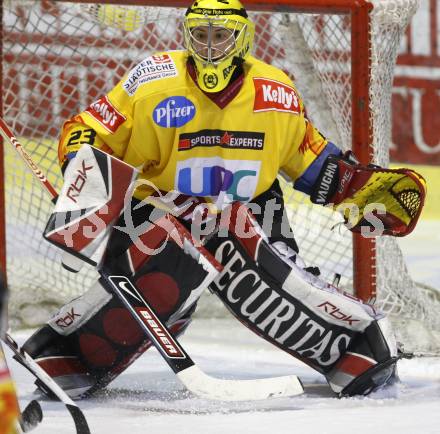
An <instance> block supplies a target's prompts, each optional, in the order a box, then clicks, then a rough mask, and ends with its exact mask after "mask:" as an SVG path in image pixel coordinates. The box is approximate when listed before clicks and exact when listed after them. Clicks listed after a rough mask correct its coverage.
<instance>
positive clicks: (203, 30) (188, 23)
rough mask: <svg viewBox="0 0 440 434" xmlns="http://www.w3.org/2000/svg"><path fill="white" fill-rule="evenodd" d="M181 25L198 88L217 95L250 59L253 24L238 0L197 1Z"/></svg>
mask: <svg viewBox="0 0 440 434" xmlns="http://www.w3.org/2000/svg"><path fill="white" fill-rule="evenodd" d="M183 26H184V37H185V47H186V48H187V50H188V52H189V55H190V56H191V57H192V58H193V60H194V63H195V68H196V72H197V82H198V85H199V87H200V88H201V89H202V90H203V91H205V92H220V91H221V90H223V89H224V88H225V87H226V86H227V85H228V83H229V80H230V78H231V77H232V74H233V72H234V70H235V69H236V68H237V66H238V65H240V64H241V63H242V62H243V61H244V60H245V59H246V58H247V57H248V56H249V54H250V52H251V49H252V42H253V38H254V24H253V23H252V22H251V21H250V20H249V19H248V15H247V13H246V10H245V9H244V7H243V6H242V4H241V3H240V2H239V1H238V0H222V1H219V0H198V1H195V2H194V3H193V4H192V6H190V8H189V9H188V10H187V12H186V16H185V20H184V25H183Z"/></svg>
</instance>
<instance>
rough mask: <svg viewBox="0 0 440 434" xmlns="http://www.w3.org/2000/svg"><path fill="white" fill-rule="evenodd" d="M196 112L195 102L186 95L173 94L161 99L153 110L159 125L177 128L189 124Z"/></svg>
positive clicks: (154, 117) (155, 120)
mask: <svg viewBox="0 0 440 434" xmlns="http://www.w3.org/2000/svg"><path fill="white" fill-rule="evenodd" d="M195 114H196V108H195V107H194V104H193V103H192V102H191V101H190V100H189V99H188V98H185V97H184V96H172V97H170V98H167V99H164V100H163V101H161V102H160V103H159V104H158V105H157V106H156V107H155V109H154V110H153V119H154V122H156V124H157V125H160V126H161V127H165V128H177V127H181V126H183V125H185V124H187V123H188V122H189V121H190V120H192V119H193V117H194V116H195Z"/></svg>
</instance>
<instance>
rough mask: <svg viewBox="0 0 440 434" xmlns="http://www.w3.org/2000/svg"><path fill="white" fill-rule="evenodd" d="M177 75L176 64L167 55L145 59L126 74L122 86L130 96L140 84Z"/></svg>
mask: <svg viewBox="0 0 440 434" xmlns="http://www.w3.org/2000/svg"><path fill="white" fill-rule="evenodd" d="M177 75H178V72H177V67H176V64H175V63H174V60H173V59H172V58H171V56H170V55H169V54H160V55H155V56H150V57H147V58H146V59H144V60H142V62H140V63H139V64H138V65H136V66H135V67H134V68H133V69H132V70H131V71H130V73H129V74H128V77H127V79H126V80H125V81H124V83H123V84H122V86H123V87H124V90H125V92H127V94H128V95H130V96H132V95H134V93H135V92H136V90H137V89H138V87H139V86H140V85H141V84H144V83H148V82H150V81H156V80H160V79H163V78H169V77H176V76H177Z"/></svg>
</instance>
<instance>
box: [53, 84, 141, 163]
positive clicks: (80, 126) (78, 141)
mask: <svg viewBox="0 0 440 434" xmlns="http://www.w3.org/2000/svg"><path fill="white" fill-rule="evenodd" d="M132 110H133V102H132V98H130V97H129V96H128V95H127V94H126V93H125V92H124V90H123V87H122V86H121V84H120V83H119V84H118V85H117V86H116V87H115V88H114V89H113V90H112V91H111V92H109V93H108V94H107V95H105V96H102V97H101V98H99V99H97V100H96V101H94V102H93V103H92V104H90V105H89V106H88V107H87V108H86V109H85V110H84V111H83V112H81V113H80V114H78V115H76V116H74V117H73V118H71V119H69V120H67V121H66V122H65V123H64V125H63V128H62V132H61V137H60V141H59V145H58V159H59V162H60V165H61V167H62V168H63V169H65V167H66V166H67V164H68V162H69V161H70V160H71V159H72V158H74V157H75V155H76V153H77V152H78V150H79V149H80V148H81V147H82V146H83V145H85V144H87V145H90V146H93V147H95V148H98V149H100V150H101V151H104V152H106V153H108V154H110V155H113V156H115V157H117V158H121V159H122V158H123V157H124V154H125V150H126V147H127V144H128V142H129V140H130V136H131V128H132V124H133V122H132Z"/></svg>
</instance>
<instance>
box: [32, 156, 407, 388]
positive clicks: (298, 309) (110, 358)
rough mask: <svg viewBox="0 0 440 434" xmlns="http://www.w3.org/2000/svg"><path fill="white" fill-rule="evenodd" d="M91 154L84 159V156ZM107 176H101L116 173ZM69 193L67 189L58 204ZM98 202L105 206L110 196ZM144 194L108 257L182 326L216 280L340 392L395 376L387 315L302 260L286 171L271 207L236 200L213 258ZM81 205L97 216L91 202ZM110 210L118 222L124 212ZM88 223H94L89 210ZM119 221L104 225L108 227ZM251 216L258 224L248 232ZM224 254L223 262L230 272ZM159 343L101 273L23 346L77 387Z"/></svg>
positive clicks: (258, 327) (234, 308)
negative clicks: (288, 213) (290, 229)
mask: <svg viewBox="0 0 440 434" xmlns="http://www.w3.org/2000/svg"><path fill="white" fill-rule="evenodd" d="M89 151H90V150H89ZM89 151H88V152H89ZM92 153H93V155H94V156H93V157H91V154H90V153H88V154H84V155H85V158H92V159H93V158H98V159H99V158H101V157H102V158H105V159H106V163H105V164H104V163H103V162H102V161H101V162H100V163H99V164H96V165H94V167H96V168H97V169H98V168H101V169H102V168H103V167H105V168H106V170H105V173H106V174H109V177H108V181H110V182H112V176H113V174H112V171H111V170H108V168H109V167H111V165H112V161H111V160H112V159H110V160H108V158H111V157H109V156H108V155H104V156H103V155H101V154H102V153H100V152H99V151H96V150H92ZM81 156H82V154H81V155H80V154H79V155H77V157H76V159H75V160H77V161H76V164H79V165H80V166H79V167H82V166H81V164H82V163H81V160H80V159H79V158H78V157H81ZM81 158H82V157H81ZM86 167H89V166H86ZM70 173H73V174H75V171H72V170H71V171H70ZM92 173H93V175H92ZM100 173H101V172H100V170H96V171H95V172H93V171H90V172H89V176H90V177H92V178H93V177H99V175H100ZM74 176H75V175H74ZM126 179H127V180H130V179H132V178H131V177H130V176H127V177H126ZM108 181H107V182H97V183H96V185H101V186H102V185H108ZM68 182H69V179H66V183H68ZM128 183H130V182H129V181H128ZM63 191H67V190H65V189H63ZM109 191H111V189H108V188H106V189H102V194H103V195H104V196H105V194H107V196H106V201H107V202H109V203H108V207H109V208H110V209H112V210H113V211H112V216H115V215H117V214H118V211H117V207H115V206H113V203H112V198H111V195H110V196H109V195H108V192H109ZM94 194H95V195H96V194H97V192H96V191H94ZM61 199H63V198H61ZM104 202H105V201H104ZM274 202H275V203H276V205H277V206H273V205H274ZM63 203H65V202H63V200H60V201H59V204H61V205H59V206H60V207H61V206H62V204H63ZM84 203H86V202H84ZM97 203H98V204H99V206H100V207H101V208H102V203H103V200H102V197H101V198H100V199H99V200H97ZM268 203H270V204H271V208H272V210H275V213H274V214H272V215H273V222H272V225H271V227H272V232H271V234H270V237H266V235H265V234H264V231H263V229H262V228H263V227H265V225H264V224H263V221H262V216H264V215H265V214H266V213H265V206H266V204H268ZM138 205H139V204H138V203H137V201H135V200H133V202H132V203H131V204H130V205H129V207H130V208H129V209H130V212H129V214H127V212H125V213H124V214H123V215H122V216H121V217H120V218H119V221H118V222H117V227H118V229H116V228H114V229H113V231H112V232H111V235H110V241H109V242H108V245H107V246H106V249H105V253H104V257H103V259H102V260H101V261H100V264H101V265H100V266H103V267H105V268H106V269H109V270H112V271H114V272H115V273H116V274H123V275H124V274H125V275H127V276H130V277H131V278H132V279H131V280H132V281H133V282H134V283H135V285H136V287H137V289H138V290H139V291H140V293H141V294H142V295H143V296H144V297H145V299H146V300H147V301H148V302H149V303H150V304H151V306H152V307H153V308H154V310H155V311H156V312H157V313H158V315H159V317H160V319H161V320H162V321H164V322H166V324H167V325H168V326H169V327H170V328H171V330H172V331H173V332H174V333H175V334H176V335H178V334H180V333H182V332H183V331H184V330H185V328H186V327H187V326H188V324H189V322H190V318H191V315H192V313H193V311H194V309H195V306H196V303H197V300H198V298H199V297H200V295H201V293H202V291H203V290H204V288H206V287H207V286H208V285H209V287H210V289H211V291H213V292H215V293H216V294H217V295H218V296H219V298H220V299H221V300H222V301H223V302H224V303H225V305H226V306H227V307H228V308H229V309H230V310H231V312H232V313H233V314H234V315H235V316H236V317H237V318H238V319H239V320H240V321H241V322H243V323H245V324H246V325H247V326H248V327H249V328H250V329H251V330H253V331H254V332H255V333H257V334H258V335H260V336H261V337H263V338H264V339H266V340H268V341H269V342H271V343H272V344H274V345H276V346H277V347H279V348H281V349H282V350H284V351H286V352H288V353H289V354H291V355H293V356H294V357H296V358H299V359H300V360H302V361H304V362H305V363H307V364H308V365H309V366H311V367H312V368H314V369H316V370H317V371H319V372H320V373H322V374H323V375H325V377H326V378H327V380H328V382H329V384H330V386H331V388H332V389H333V390H334V391H335V392H336V393H337V394H339V395H341V396H343V395H355V394H367V393H369V392H371V391H372V390H374V389H375V388H377V387H380V386H382V385H384V384H385V383H387V381H389V380H390V379H391V378H392V377H393V375H394V373H395V365H396V361H397V358H398V357H397V350H396V345H395V342H394V340H393V336H392V333H391V332H390V328H389V324H388V321H387V319H386V318H385V317H384V315H383V314H382V313H381V312H378V311H376V310H375V309H374V308H373V307H372V306H369V305H368V304H365V303H363V302H361V301H360V300H358V299H355V298H353V297H352V296H349V295H346V294H343V293H341V292H339V291H338V290H337V289H336V288H335V287H333V286H330V285H328V284H326V283H325V282H323V281H322V280H320V279H319V278H318V277H317V276H316V273H313V274H312V273H310V272H308V271H307V270H305V269H303V268H301V267H300V266H299V265H298V264H300V262H301V261H300V258H299V257H298V254H297V251H298V249H297V246H296V244H295V242H294V239H293V238H292V237H289V236H287V237H286V234H287V232H286V224H287V219H286V217H285V213H284V204H283V201H282V194H281V191H280V188H279V185H278V183H277V182H275V183H274V185H273V187H272V189H271V190H269V191H268V192H266V193H264V194H263V195H262V196H260V197H258V198H256V199H255V200H254V204H253V205H256V206H257V207H255V206H253V210H254V211H255V210H256V209H258V207H259V209H260V210H261V212H260V213H256V214H255V217H254V216H253V215H252V214H251V212H250V211H249V209H248V208H247V207H246V206H244V205H239V204H238V203H236V204H234V205H233V206H232V207H231V208H230V209H229V211H230V216H229V217H230V218H229V219H228V220H227V222H228V223H227V224H226V226H225V225H224V222H223V227H220V228H219V229H220V230H218V232H217V233H216V234H215V235H213V234H211V236H210V237H209V241H208V242H207V244H206V249H203V256H204V259H205V264H206V263H209V264H210V266H209V267H206V265H205V266H204V267H203V266H201V265H200V263H199V261H198V260H197V259H195V258H194V257H192V256H191V255H190V254H189V253H188V249H186V248H185V246H184V244H181V243H178V242H176V240H175V239H174V238H173V237H172V236H170V235H171V233H172V232H173V227H171V226H169V225H166V224H164V222H165V221H168V222H169V220H167V219H166V217H164V212H163V211H159V210H157V209H155V208H153V207H152V206H151V205H148V206H144V207H139V206H138ZM57 206H58V205H57ZM55 211H56V213H58V217H59V215H60V214H59V213H61V212H64V210H63V209H62V207H61V208H59V209H56V210H55ZM69 211H71V210H69ZM126 211H127V210H126ZM79 214H80V215H83V216H85V217H84V218H85V219H87V214H86V213H79ZM70 215H71V213H67V214H66V216H70ZM90 215H94V214H93V213H92V214H90ZM127 215H129V216H130V221H131V226H132V228H139V227H140V226H142V230H141V232H138V233H137V236H135V237H133V233H131V234H129V233H128V232H129V231H124V230H121V228H122V229H124V228H127V226H128V224H127V221H126V219H125V218H124V216H127ZM51 221H52V222H53V221H54V219H53V218H51V220H50V222H49V224H48V229H47V231H46V237H47V238H49V239H50V236H53V235H54V234H56V233H61V232H62V230H63V226H62V225H59V224H58V225H55V226H54V225H53V224H52V223H51ZM56 221H57V222H58V223H59V222H60V221H61V220H60V218H58V219H57V220H56ZM107 221H108V222H113V221H114V220H113V217H112V219H108V220H107ZM67 224H71V220H69V221H68V222H67ZM175 224H176V225H179V226H180V225H181V223H180V222H176V223H175ZM80 225H82V226H81V227H86V226H87V225H85V223H84V222H80ZM109 226H110V224H109V225H108V227H107V228H106V229H103V230H102V231H100V232H99V233H101V234H102V233H107V232H108V231H109ZM237 228H239V230H238V229H237ZM243 228H246V230H247V235H246V234H245V235H243V230H242V229H243ZM180 229H183V228H180ZM69 234H70V232H69ZM140 234H142V235H141V241H142V242H141V243H140V244H139V241H140V239H139V237H138V235H140ZM130 235H131V236H130ZM72 240H73V241H75V240H80V241H81V242H80V243H79V244H78V245H76V244H75V242H74V244H73V246H72V247H70V248H69V249H66V250H69V252H70V253H74V254H78V253H79V254H80V255H81V256H84V255H86V254H91V255H93V256H94V257H95V258H96V251H97V250H96V243H94V242H92V244H93V249H92V248H91V249H84V242H83V240H81V237H75V236H73V237H69V242H72ZM55 242H56V243H57V244H60V243H62V242H63V241H62V237H58V236H57V237H56V239H55ZM270 243H273V244H272V245H271V244H270ZM283 245H284V247H285V248H282V246H283ZM273 246H277V248H274V247H273ZM98 250H99V249H98ZM285 255H287V256H288V257H286V256H285ZM214 256H215V257H214ZM292 259H293V260H292ZM219 263H220V264H222V265H223V267H224V268H223V271H221V273H220V274H219V270H220V269H221V268H222V267H221V266H220V265H219ZM149 346H151V343H150V342H149V341H148V339H146V338H145V336H144V335H143V333H142V331H141V330H140V327H139V326H138V324H137V323H136V322H135V321H134V319H133V318H132V317H131V316H130V314H129V313H128V312H127V311H126V309H125V308H124V307H123V306H122V305H121V303H120V302H119V301H118V300H116V299H114V298H113V297H112V296H111V295H110V294H108V293H107V292H106V291H105V290H104V289H103V288H102V287H101V286H100V284H99V283H97V284H96V285H95V286H94V287H93V288H91V289H90V290H89V291H87V292H86V293H85V294H84V295H83V296H82V297H79V298H78V299H76V300H73V301H72V302H70V303H68V304H67V305H66V306H64V307H63V308H62V309H60V311H59V312H58V313H57V314H55V315H54V316H53V317H52V319H51V320H50V321H48V323H47V324H46V325H45V326H44V327H42V328H41V329H40V330H38V331H37V332H36V333H35V334H34V335H33V336H32V337H31V338H30V339H29V340H28V341H27V342H26V343H25V345H24V349H25V351H27V352H28V353H29V354H30V355H31V356H32V357H34V358H35V359H36V361H37V362H38V363H39V364H40V366H41V367H43V369H45V370H46V372H48V373H49V375H51V376H52V377H53V378H54V379H55V381H57V383H58V384H59V385H60V386H61V387H62V388H63V389H65V390H66V391H67V392H68V393H69V394H70V395H71V396H74V397H81V396H86V395H89V394H90V393H92V392H93V391H96V390H98V389H100V388H102V387H104V386H105V385H106V384H108V383H109V382H110V381H111V380H112V379H114V378H115V377H116V376H117V375H119V374H120V373H121V372H122V371H123V370H124V369H126V368H127V367H128V366H129V365H130V364H131V363H132V362H134V360H136V359H137V358H138V357H139V356H140V355H141V354H142V353H143V352H144V351H145V350H146V349H147V348H148V347H149Z"/></svg>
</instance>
